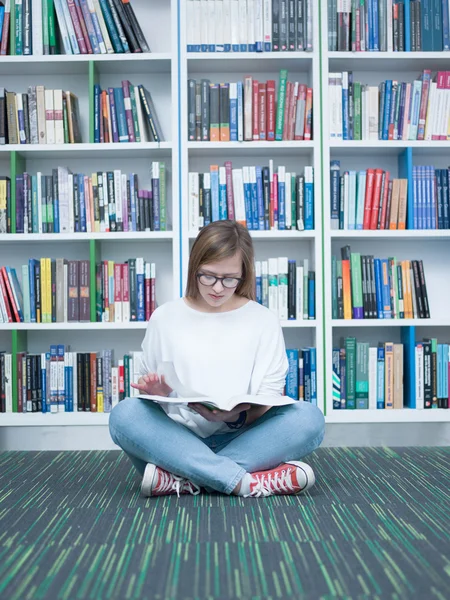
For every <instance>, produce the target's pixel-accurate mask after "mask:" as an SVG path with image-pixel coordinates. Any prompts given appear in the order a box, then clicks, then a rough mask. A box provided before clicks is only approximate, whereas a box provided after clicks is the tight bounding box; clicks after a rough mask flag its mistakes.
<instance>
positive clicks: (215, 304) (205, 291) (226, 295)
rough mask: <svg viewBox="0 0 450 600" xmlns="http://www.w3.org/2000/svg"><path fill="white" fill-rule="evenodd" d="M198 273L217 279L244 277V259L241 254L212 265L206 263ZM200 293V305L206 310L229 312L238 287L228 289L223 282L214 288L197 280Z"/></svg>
mask: <svg viewBox="0 0 450 600" xmlns="http://www.w3.org/2000/svg"><path fill="white" fill-rule="evenodd" d="M198 273H199V274H200V273H202V274H204V275H212V276H215V277H241V276H242V258H241V254H240V252H238V253H237V254H235V255H234V256H232V257H230V258H225V259H224V260H220V261H217V262H212V263H205V264H204V265H202V266H201V267H200V269H199V270H198ZM197 285H198V291H199V292H200V298H198V301H199V303H201V305H202V307H203V308H204V309H208V310H210V311H211V312H220V311H221V310H228V308H229V306H230V301H232V298H233V296H234V293H235V291H236V287H237V286H236V287H234V288H226V287H224V285H223V283H222V281H216V283H215V284H214V285H212V286H206V285H204V284H202V283H201V282H200V280H199V279H197Z"/></svg>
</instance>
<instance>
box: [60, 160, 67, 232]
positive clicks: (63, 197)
mask: <svg viewBox="0 0 450 600" xmlns="http://www.w3.org/2000/svg"><path fill="white" fill-rule="evenodd" d="M68 177H69V172H68V169H67V168H66V167H58V196H59V198H58V200H59V231H60V233H69V195H68V194H67V180H68Z"/></svg>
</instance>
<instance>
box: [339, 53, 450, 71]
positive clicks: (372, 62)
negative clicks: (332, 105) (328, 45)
mask: <svg viewBox="0 0 450 600" xmlns="http://www.w3.org/2000/svg"><path fill="white" fill-rule="evenodd" d="M449 61H450V53H449V52H328V67H329V70H330V71H331V72H334V71H359V70H364V71H365V72H366V71H393V70H401V71H410V70H413V71H417V73H419V72H420V71H423V70H424V69H430V68H431V69H432V70H433V71H440V70H443V69H446V68H447V67H448V64H449Z"/></svg>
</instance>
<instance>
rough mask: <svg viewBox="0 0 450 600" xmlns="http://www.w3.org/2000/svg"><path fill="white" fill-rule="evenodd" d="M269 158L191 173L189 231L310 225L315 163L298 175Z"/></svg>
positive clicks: (312, 223) (226, 163)
mask: <svg viewBox="0 0 450 600" xmlns="http://www.w3.org/2000/svg"><path fill="white" fill-rule="evenodd" d="M268 162H269V164H268V165H267V166H244V167H242V168H233V163H232V161H231V160H228V161H226V162H225V164H224V166H223V167H221V166H219V165H210V168H209V172H206V173H196V172H191V173H189V176H188V177H189V193H188V215H189V231H192V232H196V231H198V230H199V229H201V228H202V227H204V226H206V225H209V224H210V223H211V222H213V221H219V220H223V219H230V220H235V221H237V222H238V223H240V224H241V225H244V226H246V227H247V228H248V229H249V230H250V231H270V230H298V231H303V230H307V231H312V230H314V169H313V167H311V166H306V167H304V171H303V174H297V173H292V172H286V167H285V166H279V167H278V168H277V169H275V168H274V164H273V160H269V161H268ZM0 186H1V180H0ZM0 190H1V188H0Z"/></svg>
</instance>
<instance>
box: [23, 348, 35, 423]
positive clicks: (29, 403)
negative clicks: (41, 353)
mask: <svg viewBox="0 0 450 600" xmlns="http://www.w3.org/2000/svg"><path fill="white" fill-rule="evenodd" d="M25 377H26V390H27V412H37V403H33V396H32V392H31V354H27V356H26V361H25Z"/></svg>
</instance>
